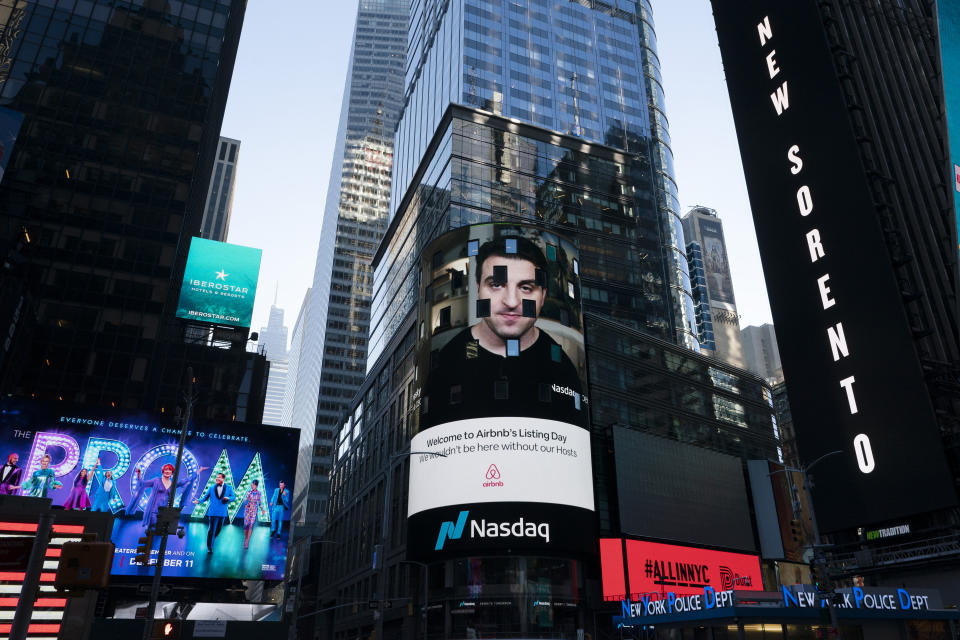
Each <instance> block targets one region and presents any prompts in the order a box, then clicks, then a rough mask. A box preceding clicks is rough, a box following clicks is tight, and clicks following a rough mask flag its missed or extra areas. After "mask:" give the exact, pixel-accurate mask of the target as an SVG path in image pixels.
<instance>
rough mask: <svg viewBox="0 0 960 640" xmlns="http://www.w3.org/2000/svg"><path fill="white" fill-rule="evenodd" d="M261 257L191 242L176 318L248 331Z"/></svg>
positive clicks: (196, 240) (230, 247) (247, 250)
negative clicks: (246, 329) (244, 328)
mask: <svg viewBox="0 0 960 640" xmlns="http://www.w3.org/2000/svg"><path fill="white" fill-rule="evenodd" d="M262 253H263V252H262V251H261V250H260V249H254V248H251V247H241V246H240V245H236V244H227V243H226V242H216V241H215V240H205V239H204V238H193V239H192V240H191V241H190V253H189V255H187V268H186V270H185V271H184V273H183V286H182V287H181V288H180V302H179V303H178V304H177V317H178V318H184V319H186V320H196V321H199V322H210V323H212V324H226V325H231V326H234V327H249V326H250V317H251V316H252V315H253V300H254V297H255V296H256V295H257V280H258V278H259V276H260V256H261V254H262Z"/></svg>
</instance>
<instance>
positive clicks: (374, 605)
mask: <svg viewBox="0 0 960 640" xmlns="http://www.w3.org/2000/svg"><path fill="white" fill-rule="evenodd" d="M369 607H370V608H371V609H377V608H379V607H380V603H379V602H378V601H376V600H371V601H370V604H369Z"/></svg>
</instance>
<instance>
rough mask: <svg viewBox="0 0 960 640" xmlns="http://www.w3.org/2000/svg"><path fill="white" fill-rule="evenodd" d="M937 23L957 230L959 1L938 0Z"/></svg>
mask: <svg viewBox="0 0 960 640" xmlns="http://www.w3.org/2000/svg"><path fill="white" fill-rule="evenodd" d="M937 25H938V29H939V35H940V61H941V66H942V72H943V73H942V77H943V102H944V104H945V106H946V110H947V137H948V140H949V142H950V160H951V162H950V165H951V171H950V174H952V175H953V207H954V215H955V221H956V224H955V226H954V232H956V231H957V229H958V228H960V2H958V1H957V0H937ZM948 175H949V174H948ZM954 239H955V240H956V238H954Z"/></svg>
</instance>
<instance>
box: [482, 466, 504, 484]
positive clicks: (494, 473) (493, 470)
mask: <svg viewBox="0 0 960 640" xmlns="http://www.w3.org/2000/svg"><path fill="white" fill-rule="evenodd" d="M486 477H487V481H486V482H484V483H483V486H485V487H502V486H503V483H502V482H500V469H497V465H495V464H491V465H490V466H489V467H487V476H486Z"/></svg>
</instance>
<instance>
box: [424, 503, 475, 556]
mask: <svg viewBox="0 0 960 640" xmlns="http://www.w3.org/2000/svg"><path fill="white" fill-rule="evenodd" d="M469 514H470V512H469V511H461V512H460V515H459V516H458V517H457V522H456V523H453V522H450V521H449V520H448V521H447V522H443V523H441V524H440V533H439V534H438V535H437V544H436V546H434V548H433V550H434V551H440V550H441V549H443V545H444V543H445V542H446V541H447V540H448V539H450V540H459V539H460V536H462V535H463V528H464V527H465V526H467V516H468V515H469Z"/></svg>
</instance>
